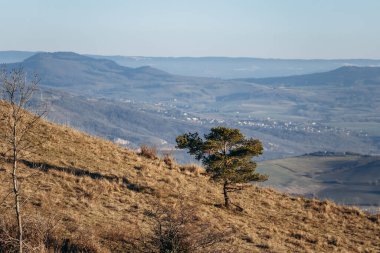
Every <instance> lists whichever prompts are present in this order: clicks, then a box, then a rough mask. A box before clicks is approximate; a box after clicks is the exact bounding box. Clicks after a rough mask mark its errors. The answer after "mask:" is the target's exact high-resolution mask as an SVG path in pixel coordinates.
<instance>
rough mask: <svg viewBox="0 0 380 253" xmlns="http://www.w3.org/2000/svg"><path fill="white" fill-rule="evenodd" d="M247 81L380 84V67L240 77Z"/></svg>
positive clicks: (310, 84) (304, 83)
mask: <svg viewBox="0 0 380 253" xmlns="http://www.w3.org/2000/svg"><path fill="white" fill-rule="evenodd" d="M239 80H243V81H246V82H252V83H260V84H270V85H287V86H312V85H314V86H321V85H322V86H324V85H326V86H328V85H335V86H336V85H342V86H346V87H349V86H352V85H378V84H380V67H365V66H361V67H358V66H343V67H340V68H337V69H334V70H331V71H327V72H321V73H313V74H307V75H293V76H284V77H268V78H245V79H239Z"/></svg>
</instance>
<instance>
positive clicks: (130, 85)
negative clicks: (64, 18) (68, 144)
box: [8, 52, 380, 159]
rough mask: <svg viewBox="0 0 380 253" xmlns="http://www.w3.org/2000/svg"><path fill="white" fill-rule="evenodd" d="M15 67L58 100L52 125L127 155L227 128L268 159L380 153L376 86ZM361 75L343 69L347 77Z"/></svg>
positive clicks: (51, 65)
mask: <svg viewBox="0 0 380 253" xmlns="http://www.w3.org/2000/svg"><path fill="white" fill-rule="evenodd" d="M20 64H22V65H23V66H24V68H25V70H26V71H27V72H28V73H34V72H37V73H39V74H40V77H41V83H40V84H41V87H42V88H43V89H44V90H48V92H50V93H55V94H56V95H53V96H51V97H54V99H50V102H51V103H52V107H53V110H52V112H51V113H50V114H49V117H50V119H52V120H57V121H56V122H59V123H65V122H69V123H70V125H71V126H73V127H76V128H79V129H81V130H85V131H87V132H89V133H91V134H95V135H97V136H101V137H104V138H107V139H110V140H116V139H122V140H126V142H130V143H131V144H132V145H131V147H136V146H138V145H140V144H141V143H146V144H151V145H158V146H161V144H160V143H162V142H164V143H165V142H167V143H168V145H166V144H165V145H166V146H165V145H164V146H165V148H167V147H168V146H171V147H173V145H174V138H170V136H171V133H173V135H175V134H177V133H183V132H188V131H193V130H194V129H195V130H199V131H200V132H203V131H202V130H203V129H207V128H209V127H211V126H215V125H223V124H224V125H228V126H233V127H238V128H240V129H242V131H243V132H244V133H245V134H247V135H248V136H254V137H259V138H260V139H262V140H263V142H264V144H265V147H266V150H267V152H266V154H265V159H272V158H281V157H284V156H294V155H301V154H303V153H305V152H314V151H318V150H334V151H342V152H343V151H347V147H350V150H349V151H352V152H357V153H363V154H378V153H379V150H380V146H379V142H378V138H380V137H379V136H380V132H379V129H380V127H379V126H380V123H379V122H380V118H379V114H378V113H377V112H378V110H379V108H380V104H379V100H378V99H377V98H378V97H379V96H380V94H379V92H380V90H379V89H378V86H377V85H376V84H373V83H367V82H364V83H362V84H359V85H353V86H350V88H347V86H342V85H341V83H331V84H329V85H326V84H324V83H323V82H322V83H321V84H320V85H315V86H310V85H303V86H302V85H297V86H289V87H278V86H274V85H267V84H255V83H251V82H247V81H244V80H243V81H242V80H222V79H218V78H200V77H185V76H177V75H172V74H169V73H166V72H164V71H161V70H157V69H154V68H151V67H139V68H129V67H124V66H120V65H118V64H116V63H115V62H112V61H110V60H107V59H94V58H91V57H88V56H83V55H79V54H75V53H70V52H58V53H39V54H35V55H33V56H32V57H30V58H28V59H26V60H25V61H24V62H22V63H17V64H14V65H8V66H9V67H14V66H18V65H20ZM360 70H361V69H359V70H358V71H356V68H345V71H346V72H347V71H348V72H350V73H351V72H352V73H351V74H347V75H351V76H355V75H359V76H360V75H361V74H360V73H359V72H360ZM338 72H339V71H338ZM332 73H335V74H336V75H338V74H339V73H338V74H337V72H336V71H333V72H332ZM320 75H322V74H320ZM328 75H329V76H331V75H332V74H331V73H330V74H328ZM331 78H332V77H331ZM321 80H327V79H321ZM331 80H336V78H335V79H334V78H332V79H331ZM62 94H66V95H62ZM68 94H69V95H68ZM44 99H49V95H46V96H44ZM65 100H67V101H66V102H65ZM111 104H113V105H111ZM54 108H55V109H54ZM128 108H129V109H128ZM112 110H116V111H117V113H112ZM132 110H133V111H135V112H132ZM109 115H113V116H112V117H110V116H109ZM115 116H116V117H115ZM159 118H162V119H159ZM129 122H130V123H129ZM137 122H138V124H140V125H141V127H139V126H138V125H137V124H135V123H137ZM108 123H109V124H108ZM153 126H159V127H153ZM134 133H135V134H134ZM162 137H164V138H162Z"/></svg>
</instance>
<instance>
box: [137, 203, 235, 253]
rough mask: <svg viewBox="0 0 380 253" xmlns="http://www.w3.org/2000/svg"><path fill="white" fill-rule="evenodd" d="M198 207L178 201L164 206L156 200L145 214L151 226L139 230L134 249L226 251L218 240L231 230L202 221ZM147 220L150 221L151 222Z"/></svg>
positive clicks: (163, 252)
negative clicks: (143, 231) (223, 229)
mask: <svg viewBox="0 0 380 253" xmlns="http://www.w3.org/2000/svg"><path fill="white" fill-rule="evenodd" d="M197 213H198V210H197V208H196V207H194V206H189V205H188V204H185V203H183V202H179V203H178V205H176V206H163V205H161V204H160V203H159V202H157V204H156V208H155V209H154V210H146V211H145V216H146V217H147V218H148V221H149V220H150V222H152V230H151V231H150V232H149V233H142V232H141V231H140V232H141V235H140V237H139V239H138V241H137V243H136V245H135V247H136V250H135V251H136V252H150V253H190V252H194V253H195V252H202V253H206V252H213V253H216V252H228V251H227V250H226V249H222V248H220V245H218V244H220V243H222V242H226V241H228V239H229V236H230V231H227V230H225V231H219V230H216V229H215V228H214V227H212V226H211V225H210V224H208V223H206V222H203V221H202V220H201V219H200V218H199V217H198V215H197ZM150 222H149V223H150Z"/></svg>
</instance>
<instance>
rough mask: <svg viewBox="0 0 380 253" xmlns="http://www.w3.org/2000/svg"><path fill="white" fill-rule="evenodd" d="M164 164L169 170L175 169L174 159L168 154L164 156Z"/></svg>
mask: <svg viewBox="0 0 380 253" xmlns="http://www.w3.org/2000/svg"><path fill="white" fill-rule="evenodd" d="M163 160H164V163H165V164H166V165H167V166H168V167H169V169H171V170H172V169H175V168H176V162H175V159H174V158H173V157H172V156H171V155H170V154H165V155H164V159H163Z"/></svg>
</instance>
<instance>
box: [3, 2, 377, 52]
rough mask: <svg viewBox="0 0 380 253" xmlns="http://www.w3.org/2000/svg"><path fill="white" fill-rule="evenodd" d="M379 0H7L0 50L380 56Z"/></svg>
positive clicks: (4, 7) (4, 5) (4, 6)
mask: <svg viewBox="0 0 380 253" xmlns="http://www.w3.org/2000/svg"><path fill="white" fill-rule="evenodd" d="M379 13H380V1H379V0H261V1H258V0H187V1H185V0H108V1H106V0H103V1H101V0H33V1H30V0H0V24H1V26H0V27H1V28H0V34H1V35H0V50H26V51H75V52H78V53H90V54H103V55H140V56H239V57H261V58H305V59H310V58H330V59H331V58H376V59H379V58H380V14H379Z"/></svg>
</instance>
